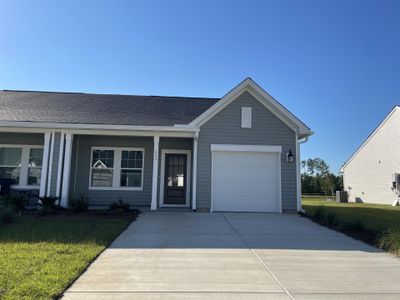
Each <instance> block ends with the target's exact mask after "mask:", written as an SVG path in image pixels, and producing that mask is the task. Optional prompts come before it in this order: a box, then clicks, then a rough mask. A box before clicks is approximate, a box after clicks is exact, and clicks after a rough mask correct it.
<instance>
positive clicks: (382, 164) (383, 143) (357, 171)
mask: <svg viewBox="0 0 400 300" xmlns="http://www.w3.org/2000/svg"><path fill="white" fill-rule="evenodd" d="M399 128H400V109H399V108H396V109H395V110H394V111H393V114H392V115H391V116H390V117H389V118H388V119H386V122H384V123H383V124H382V126H381V127H380V128H379V129H378V130H377V131H376V133H375V134H374V135H373V136H372V137H371V138H370V140H369V141H368V142H367V143H366V144H365V145H364V146H363V147H362V148H361V149H360V150H359V152H358V153H356V154H355V156H354V157H353V158H352V159H351V160H350V161H349V163H348V164H347V166H345V168H344V170H343V183H344V189H345V190H346V191H347V192H348V193H349V200H350V201H352V202H354V201H356V199H357V200H358V201H362V202H365V203H380V204H392V202H393V201H394V200H396V195H395V193H394V192H393V191H392V190H391V183H392V174H393V173H396V172H400V152H399V149H400V131H399Z"/></svg>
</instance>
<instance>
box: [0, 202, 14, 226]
mask: <svg viewBox="0 0 400 300" xmlns="http://www.w3.org/2000/svg"><path fill="white" fill-rule="evenodd" d="M14 218H15V210H14V208H12V207H10V206H5V205H0V223H7V222H10V221H12V220H13V219H14Z"/></svg>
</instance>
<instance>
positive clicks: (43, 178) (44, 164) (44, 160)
mask: <svg viewBox="0 0 400 300" xmlns="http://www.w3.org/2000/svg"><path fill="white" fill-rule="evenodd" d="M50 138H51V133H50V132H46V133H45V134H44V144H43V157H42V172H41V174H40V188H39V196H40V197H43V196H45V195H46V182H47V174H48V172H47V171H48V170H47V168H48V166H49V152H50V149H49V147H50ZM28 160H29V158H28Z"/></svg>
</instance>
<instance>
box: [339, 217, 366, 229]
mask: <svg viewBox="0 0 400 300" xmlns="http://www.w3.org/2000/svg"><path fill="white" fill-rule="evenodd" d="M341 229H342V230H347V231H353V232H364V231H366V229H365V226H364V224H363V222H361V220H359V219H355V220H350V221H347V222H343V224H342V226H341Z"/></svg>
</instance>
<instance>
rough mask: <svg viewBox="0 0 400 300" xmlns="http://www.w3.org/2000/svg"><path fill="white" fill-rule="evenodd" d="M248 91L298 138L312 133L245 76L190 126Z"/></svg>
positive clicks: (209, 117) (202, 121) (201, 122)
mask: <svg viewBox="0 0 400 300" xmlns="http://www.w3.org/2000/svg"><path fill="white" fill-rule="evenodd" d="M245 91H247V92H249V93H250V94H252V95H253V96H254V97H255V98H256V99H257V100H258V101H259V102H260V103H261V104H263V105H264V106H265V107H266V108H267V109H269V110H270V111H271V112H272V113H274V114H275V115H276V116H277V117H278V118H280V119H281V120H282V121H283V122H284V123H285V124H286V125H288V126H289V127H290V128H292V129H293V130H294V131H296V132H297V133H298V135H299V137H300V138H302V137H307V136H310V135H312V134H313V132H312V131H311V129H310V128H309V127H308V126H307V125H305V124H304V123H303V122H302V121H300V119H298V118H297V117H296V116H295V115H293V114H292V113H291V112H290V111H289V110H288V109H287V108H286V107H284V106H283V105H282V104H280V103H279V102H278V101H277V100H275V99H274V98H273V97H272V96H271V95H270V94H268V93H267V92H266V91H265V90H264V89H262V88H261V87H260V86H259V85H258V84H257V83H255V82H254V81H253V80H252V79H251V78H250V77H247V78H246V79H245V80H243V81H242V82H241V83H240V84H238V85H237V86H236V87H235V88H233V89H232V90H231V91H230V92H229V93H227V94H226V95H225V96H224V97H222V98H221V100H220V101H218V102H216V103H215V104H214V105H213V106H211V107H210V108H209V109H207V110H206V111H205V112H203V113H202V114H201V115H199V116H198V117H197V118H196V119H194V120H193V121H192V122H191V123H190V124H189V125H190V126H201V125H203V124H204V123H206V122H207V121H208V120H209V119H211V118H212V117H213V116H215V115H216V114H217V113H218V112H219V111H221V110H222V109H224V108H225V107H226V106H227V105H229V103H231V102H233V101H234V100H235V99H237V98H238V96H239V95H241V94H242V93H243V92H245Z"/></svg>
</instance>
